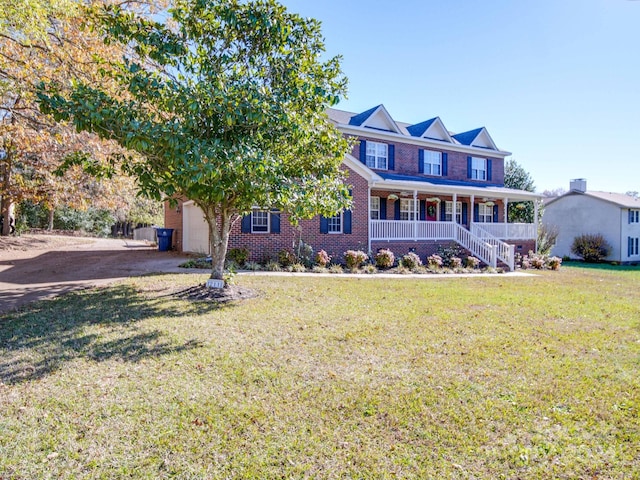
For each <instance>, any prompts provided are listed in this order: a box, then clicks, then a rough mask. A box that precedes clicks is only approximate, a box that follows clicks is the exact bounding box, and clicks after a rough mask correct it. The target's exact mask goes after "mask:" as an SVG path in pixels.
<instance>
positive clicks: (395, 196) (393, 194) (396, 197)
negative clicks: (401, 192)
mask: <svg viewBox="0 0 640 480" xmlns="http://www.w3.org/2000/svg"><path fill="white" fill-rule="evenodd" d="M387 198H388V199H389V200H398V198H399V197H398V195H396V194H395V193H392V194H391V195H389V196H388V197H387Z"/></svg>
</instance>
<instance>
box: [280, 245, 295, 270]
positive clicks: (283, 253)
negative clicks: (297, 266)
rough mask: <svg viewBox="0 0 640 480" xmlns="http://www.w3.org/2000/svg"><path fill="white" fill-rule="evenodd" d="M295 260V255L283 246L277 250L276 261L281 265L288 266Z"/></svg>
mask: <svg viewBox="0 0 640 480" xmlns="http://www.w3.org/2000/svg"><path fill="white" fill-rule="evenodd" d="M297 261H298V259H297V258H296V255H295V254H294V253H293V252H292V251H291V250H287V249H286V248H283V249H282V250H280V251H279V252H278V263H279V264H280V266H281V267H290V266H291V265H293V264H294V263H296V262H297Z"/></svg>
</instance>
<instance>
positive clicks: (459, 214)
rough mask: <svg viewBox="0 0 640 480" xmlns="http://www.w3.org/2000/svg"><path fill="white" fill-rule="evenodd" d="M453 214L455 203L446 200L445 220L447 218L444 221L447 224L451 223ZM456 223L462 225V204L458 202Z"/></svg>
mask: <svg viewBox="0 0 640 480" xmlns="http://www.w3.org/2000/svg"><path fill="white" fill-rule="evenodd" d="M452 213H453V201H452V200H445V202H444V218H445V220H444V221H445V222H450V221H451V215H452ZM447 216H448V217H449V219H448V220H447ZM458 217H459V218H458ZM456 223H458V224H460V225H462V202H456Z"/></svg>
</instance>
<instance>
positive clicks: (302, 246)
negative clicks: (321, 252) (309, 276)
mask: <svg viewBox="0 0 640 480" xmlns="http://www.w3.org/2000/svg"><path fill="white" fill-rule="evenodd" d="M296 252H297V254H296V256H297V263H301V264H303V265H304V266H305V267H308V268H311V267H312V266H313V261H314V256H313V247H312V246H311V245H309V244H308V243H304V242H303V241H302V240H300V243H298V247H297V248H296ZM325 253H326V252H325Z"/></svg>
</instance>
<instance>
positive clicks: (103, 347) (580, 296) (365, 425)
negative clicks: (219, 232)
mask: <svg viewBox="0 0 640 480" xmlns="http://www.w3.org/2000/svg"><path fill="white" fill-rule="evenodd" d="M204 278H205V277H204V276H198V275H175V276H159V277H158V276H155V277H145V278H140V279H135V280H131V281H129V282H127V283H124V284H120V285H118V286H114V287H111V288H107V289H99V290H90V291H85V292H82V293H77V294H71V295H68V296H66V297H64V298H62V299H58V300H55V301H49V302H42V303H38V304H34V305H32V306H30V307H29V308H26V309H23V310H21V311H19V312H17V313H13V314H10V315H7V316H4V317H0V381H1V382H2V383H0V478H2V479H3V480H4V479H11V478H20V479H35V478H105V479H107V478H108V479H112V478H124V477H128V478H154V479H155V478H169V477H172V478H185V479H186V478H243V479H244V478H376V479H377V478H438V479H439V478H469V479H471V478H491V479H494V478H519V479H524V478H536V479H537V478H567V479H574V478H584V479H592V478H598V479H601V478H602V479H604V478H619V479H623V478H624V479H631V478H639V477H640V376H639V371H640V369H639V367H640V269H638V268H631V269H607V270H605V269H589V268H582V267H574V266H571V267H563V269H562V270H561V271H560V272H543V273H542V274H540V275H539V276H537V277H535V278H532V277H513V278H509V277H505V276H502V275H496V276H494V277H490V278H473V277H472V278H443V277H437V278H432V277H427V278H424V279H415V280H414V279H408V278H402V277H399V278H397V279H380V278H363V279H356V278H335V277H331V276H318V277H303V278H289V277H286V278H285V277H278V278H275V277H247V276H243V277H238V278H237V280H238V282H239V283H240V284H241V285H243V286H246V287H250V288H254V289H257V290H259V291H260V292H261V294H260V296H259V297H258V298H254V299H250V300H245V301H243V302H240V303H236V304H231V305H226V306H222V307H215V306H212V305H210V304H202V303H190V302H187V301H185V300H176V299H174V297H172V296H167V295H166V294H165V293H164V291H165V289H166V288H167V287H169V286H172V285H176V284H184V285H185V286H188V285H191V284H194V283H196V282H198V281H203V280H204Z"/></svg>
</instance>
